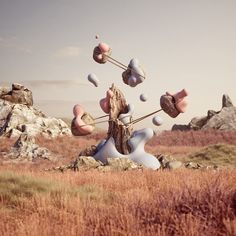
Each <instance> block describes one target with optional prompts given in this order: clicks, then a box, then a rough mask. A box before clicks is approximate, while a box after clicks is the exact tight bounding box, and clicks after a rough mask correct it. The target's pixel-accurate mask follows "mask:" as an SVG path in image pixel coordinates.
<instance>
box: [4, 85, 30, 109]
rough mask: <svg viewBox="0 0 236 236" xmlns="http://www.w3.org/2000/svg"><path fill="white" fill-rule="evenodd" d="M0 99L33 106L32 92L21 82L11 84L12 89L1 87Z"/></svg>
mask: <svg viewBox="0 0 236 236" xmlns="http://www.w3.org/2000/svg"><path fill="white" fill-rule="evenodd" d="M0 99H3V100H6V101H9V102H12V103H16V104H24V105H27V106H33V96H32V92H31V91H30V90H29V89H27V88H26V87H24V86H23V85H21V84H17V83H14V84H12V89H11V90H9V89H6V88H2V89H1V90H0Z"/></svg>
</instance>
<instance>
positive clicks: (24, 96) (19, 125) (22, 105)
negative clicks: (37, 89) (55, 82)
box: [0, 84, 71, 138]
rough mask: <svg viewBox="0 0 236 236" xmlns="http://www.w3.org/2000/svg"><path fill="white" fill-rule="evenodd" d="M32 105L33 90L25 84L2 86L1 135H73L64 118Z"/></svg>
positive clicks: (0, 98)
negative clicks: (50, 114)
mask: <svg viewBox="0 0 236 236" xmlns="http://www.w3.org/2000/svg"><path fill="white" fill-rule="evenodd" d="M32 105H33V98H32V92H31V91H30V90H28V89H27V88H25V87H24V86H23V85H19V84H13V85H12V90H10V89H7V88H0V136H7V137H19V136H20V135H21V134H22V133H26V134H28V135H30V136H36V135H38V134H41V135H43V136H45V137H50V138H51V137H52V138H53V137H57V136H61V135H71V131H70V128H69V127H68V125H67V124H66V123H65V122H64V121H63V120H61V119H56V118H51V117H47V116H46V115H45V114H44V113H43V112H42V111H40V110H38V109H36V108H34V107H33V106H32Z"/></svg>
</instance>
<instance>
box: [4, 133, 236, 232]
mask: <svg viewBox="0 0 236 236" xmlns="http://www.w3.org/2000/svg"><path fill="white" fill-rule="evenodd" d="M184 133H185V134H186V135H187V136H186V137H188V139H189V141H188V142H187V141H185V142H184V145H182V146H181V145H179V141H178V138H179V137H180V136H181V135H184ZM203 134H204V132H203ZM203 134H201V133H199V132H197V133H191V132H190V133H188V132H187V133H186V132H182V133H176V132H173V133H172V135H173V137H171V136H169V135H171V133H166V134H165V133H163V134H162V135H160V136H158V137H156V138H155V139H158V140H159V141H158V142H160V143H161V145H160V144H158V145H157V144H156V141H155V140H151V141H150V142H149V143H148V145H147V146H146V149H147V151H149V152H151V153H153V154H157V153H163V154H171V155H174V156H183V155H184V156H187V155H191V154H192V153H195V154H196V153H203V152H200V151H203V150H205V149H206V150H208V151H209V150H210V151H212V149H207V148H209V147H202V146H204V145H203V143H202V144H201V145H198V146H196V145H194V144H199V141H197V140H201V139H202V137H203V136H202V135H203ZM205 134H206V137H205V138H204V139H205V141H204V143H205V144H206V145H208V144H210V143H212V142H213V140H214V144H217V143H220V142H221V143H229V144H232V143H231V142H232V138H233V137H234V136H233V135H234V134H233V133H229V134H228V135H227V134H223V133H221V134H218V133H217V134H216V133H213V136H215V139H212V138H209V137H212V135H211V134H210V133H208V134H207V133H205ZM207 135H208V136H207ZM191 136H192V137H194V138H193V139H192V140H195V141H194V142H193V141H191V138H190V137H191ZM102 137H104V134H101V135H100V136H99V134H98V135H97V136H93V135H91V136H89V137H79V138H75V137H71V138H57V139H54V140H45V139H43V138H37V142H38V144H40V145H41V146H45V147H47V148H48V149H50V150H51V151H52V152H54V153H56V154H59V155H60V156H61V157H62V158H61V160H60V161H59V163H68V162H70V161H71V160H74V159H75V158H76V156H77V155H78V153H79V152H80V151H81V150H83V149H84V148H86V147H88V146H90V145H94V144H96V143H97V142H98V141H99V140H100V139H101V138H102ZM167 137H168V138H167ZM183 137H184V136H183ZM207 137H208V138H207ZM222 137H223V138H222ZM228 137H231V141H230V139H229V138H228ZM222 139H223V142H222ZM173 140H175V144H176V145H173V142H174V141H173ZM176 140H177V141H176ZM206 140H208V142H209V143H208V144H207V142H206ZM13 143H14V140H9V139H4V138H1V139H0V159H1V152H7V151H9V149H10V146H11V145H12V144H13ZM171 143H172V145H171ZM190 144H192V145H190ZM218 146H219V145H218ZM210 147H211V146H210ZM225 147H229V146H227V145H223V146H221V148H220V151H221V153H222V152H224V153H225V150H226V153H227V152H229V151H232V150H233V149H234V148H235V146H232V148H230V149H225ZM230 147H231V146H230ZM222 148H223V149H222ZM210 151H209V152H207V153H206V152H205V153H204V155H205V154H206V155H208V154H209V153H210ZM218 154H219V153H218ZM218 154H217V155H218ZM199 155H200V154H199ZM202 155H203V154H202ZM209 155H211V154H209ZM204 157H205V156H204ZM207 158H208V156H207ZM55 164H56V163H49V162H46V161H42V162H38V163H36V164H31V165H30V164H17V165H13V164H4V165H3V164H2V165H0V235H6V236H8V235H14V236H15V235H19V236H21V235H86V236H87V235H135V236H138V235H236V185H235V179H236V170H235V169H234V170H229V169H225V170H221V171H213V170H211V171H200V170H184V169H183V170H177V171H173V172H171V171H148V170H145V171H129V172H109V173H101V172H98V171H96V170H90V171H86V172H72V171H67V172H65V173H58V172H43V171H41V170H42V169H43V168H44V167H45V166H47V167H50V166H55Z"/></svg>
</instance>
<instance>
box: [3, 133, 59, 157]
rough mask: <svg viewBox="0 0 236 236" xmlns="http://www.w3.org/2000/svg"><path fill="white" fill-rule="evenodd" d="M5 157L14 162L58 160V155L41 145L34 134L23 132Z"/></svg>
mask: <svg viewBox="0 0 236 236" xmlns="http://www.w3.org/2000/svg"><path fill="white" fill-rule="evenodd" d="M4 157H5V158H7V159H8V160H10V161H13V162H22V161H23V162H25V161H37V160H39V159H44V160H50V161H56V160H57V156H55V155H54V154H52V153H51V152H50V151H49V150H48V149H47V148H44V147H39V146H38V145H37V144H36V143H35V139H34V137H32V136H29V135H27V134H26V133H22V134H21V135H20V137H19V138H18V140H17V141H16V143H15V144H14V146H13V147H12V148H11V151H10V152H9V153H5V154H4Z"/></svg>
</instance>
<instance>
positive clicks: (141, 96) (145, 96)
mask: <svg viewBox="0 0 236 236" xmlns="http://www.w3.org/2000/svg"><path fill="white" fill-rule="evenodd" d="M139 98H140V100H141V101H142V102H146V101H147V100H148V98H147V95H146V94H144V93H142V94H141V95H140V97H139Z"/></svg>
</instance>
